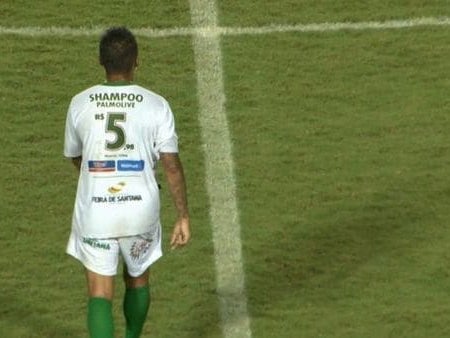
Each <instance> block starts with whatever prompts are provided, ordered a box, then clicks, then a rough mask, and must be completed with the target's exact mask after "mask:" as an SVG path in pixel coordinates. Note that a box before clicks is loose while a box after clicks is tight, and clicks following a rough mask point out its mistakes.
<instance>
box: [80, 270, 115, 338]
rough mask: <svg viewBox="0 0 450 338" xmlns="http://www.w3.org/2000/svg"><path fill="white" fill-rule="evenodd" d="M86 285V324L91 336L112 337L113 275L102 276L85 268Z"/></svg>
mask: <svg viewBox="0 0 450 338" xmlns="http://www.w3.org/2000/svg"><path fill="white" fill-rule="evenodd" d="M86 279H87V286H88V296H89V301H88V314H87V324H88V329H89V335H90V337H91V338H113V337H114V321H113V316H112V299H113V295H114V276H104V275H100V274H98V273H95V272H93V271H90V270H88V269H86Z"/></svg>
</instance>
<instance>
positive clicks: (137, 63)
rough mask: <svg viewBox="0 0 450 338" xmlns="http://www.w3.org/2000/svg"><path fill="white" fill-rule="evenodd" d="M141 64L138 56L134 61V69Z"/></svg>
mask: <svg viewBox="0 0 450 338" xmlns="http://www.w3.org/2000/svg"><path fill="white" fill-rule="evenodd" d="M138 66H139V58H136V61H135V62H134V69H137V67H138Z"/></svg>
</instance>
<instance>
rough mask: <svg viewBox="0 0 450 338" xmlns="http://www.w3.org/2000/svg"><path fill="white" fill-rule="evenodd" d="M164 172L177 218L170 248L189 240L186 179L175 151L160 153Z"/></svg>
mask: <svg viewBox="0 0 450 338" xmlns="http://www.w3.org/2000/svg"><path fill="white" fill-rule="evenodd" d="M160 161H161V163H162V166H163V169H164V173H165V175H166V179H167V183H168V186H169V190H170V194H171V195H172V199H173V202H174V204H175V208H176V210H177V213H178V219H177V221H176V223H175V227H174V229H173V232H172V237H171V240H170V244H171V245H172V248H176V247H178V246H183V245H185V244H187V242H188V241H189V239H190V237H191V234H190V229H189V211H188V204H187V194H186V180H185V178H184V171H183V166H182V164H181V161H180V158H179V156H178V154H177V153H160Z"/></svg>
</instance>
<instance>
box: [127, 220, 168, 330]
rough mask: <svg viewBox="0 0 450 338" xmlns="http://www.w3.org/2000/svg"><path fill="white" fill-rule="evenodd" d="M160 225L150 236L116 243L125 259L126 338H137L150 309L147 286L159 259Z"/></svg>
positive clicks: (143, 235)
mask: <svg viewBox="0 0 450 338" xmlns="http://www.w3.org/2000/svg"><path fill="white" fill-rule="evenodd" d="M160 233H161V230H160V226H159V223H158V224H157V225H156V226H155V228H154V231H153V232H151V233H146V234H142V235H139V236H132V237H127V238H121V239H119V245H120V250H121V253H122V256H123V258H124V263H125V264H124V274H123V278H124V282H125V286H126V291H125V297H124V302H123V311H124V315H125V319H126V324H127V325H126V338H138V337H140V334H141V332H142V328H143V326H144V323H145V320H146V318H147V313H148V309H149V306H150V288H149V285H148V279H149V271H148V270H149V267H150V265H151V264H152V263H154V262H155V261H156V260H157V259H158V258H159V257H161V236H160Z"/></svg>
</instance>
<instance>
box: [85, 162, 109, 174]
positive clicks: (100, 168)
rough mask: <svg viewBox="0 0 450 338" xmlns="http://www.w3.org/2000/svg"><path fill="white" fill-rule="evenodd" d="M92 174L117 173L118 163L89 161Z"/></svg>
mask: <svg viewBox="0 0 450 338" xmlns="http://www.w3.org/2000/svg"><path fill="white" fill-rule="evenodd" d="M88 167H89V171H90V172H110V171H116V161H88Z"/></svg>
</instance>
